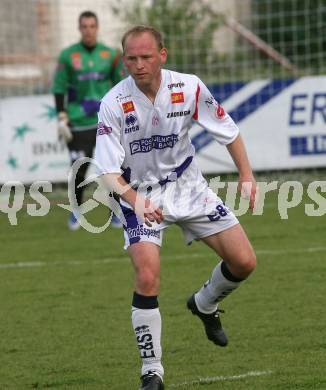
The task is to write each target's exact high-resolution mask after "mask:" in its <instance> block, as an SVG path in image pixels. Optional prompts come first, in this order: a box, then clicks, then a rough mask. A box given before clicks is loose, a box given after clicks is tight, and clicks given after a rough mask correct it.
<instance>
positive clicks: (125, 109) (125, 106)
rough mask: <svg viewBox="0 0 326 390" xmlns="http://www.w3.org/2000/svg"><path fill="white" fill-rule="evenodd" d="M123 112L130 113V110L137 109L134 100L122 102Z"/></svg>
mask: <svg viewBox="0 0 326 390" xmlns="http://www.w3.org/2000/svg"><path fill="white" fill-rule="evenodd" d="M122 108H123V112H124V113H125V114H128V112H132V111H135V107H134V103H133V101H132V100H130V101H129V102H126V103H122Z"/></svg>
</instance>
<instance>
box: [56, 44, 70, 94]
mask: <svg viewBox="0 0 326 390" xmlns="http://www.w3.org/2000/svg"><path fill="white" fill-rule="evenodd" d="M68 80H69V69H68V61H67V56H66V54H65V52H64V51H63V52H61V53H60V55H59V58H58V61H57V67H56V70H55V73H54V79H53V84H52V93H63V94H65V93H66V92H67V88H68Z"/></svg>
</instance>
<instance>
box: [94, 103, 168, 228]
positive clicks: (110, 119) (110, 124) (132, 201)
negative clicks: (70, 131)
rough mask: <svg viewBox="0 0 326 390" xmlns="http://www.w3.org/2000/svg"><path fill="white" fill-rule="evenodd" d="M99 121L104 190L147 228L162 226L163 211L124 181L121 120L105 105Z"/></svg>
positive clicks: (98, 151)
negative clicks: (118, 198) (136, 216)
mask: <svg viewBox="0 0 326 390" xmlns="http://www.w3.org/2000/svg"><path fill="white" fill-rule="evenodd" d="M98 117H99V122H98V128H97V138H96V148H95V160H96V162H97V165H98V170H99V173H100V175H101V181H102V183H103V184H104V186H105V188H107V189H108V190H109V191H110V192H115V193H116V194H118V195H119V196H120V197H121V198H122V199H123V200H124V201H126V202H127V203H128V204H129V205H130V206H131V207H132V208H133V210H134V211H135V213H136V214H137V215H138V216H139V217H140V218H141V219H142V220H144V221H145V223H146V224H147V225H148V226H151V222H154V221H155V222H157V223H160V222H162V220H163V214H162V210H161V209H160V208H158V207H156V206H155V205H154V204H153V203H152V202H151V201H150V200H149V199H147V198H143V197H142V196H141V195H140V194H139V193H138V192H137V191H135V190H134V189H133V188H132V187H131V186H130V185H129V184H128V183H127V182H126V180H125V179H124V178H123V177H122V170H121V166H122V163H123V160H124V158H125V151H124V149H123V147H122V145H121V143H120V134H121V124H120V123H119V118H118V116H117V115H115V113H114V112H113V110H112V109H110V108H109V107H108V105H107V104H106V103H105V102H103V101H102V103H101V107H100V111H99V114H98Z"/></svg>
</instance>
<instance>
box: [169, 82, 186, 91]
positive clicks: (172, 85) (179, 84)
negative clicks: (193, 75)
mask: <svg viewBox="0 0 326 390" xmlns="http://www.w3.org/2000/svg"><path fill="white" fill-rule="evenodd" d="M184 86H185V83H184V82H182V81H181V82H180V83H172V84H168V88H169V89H173V88H182V87H184Z"/></svg>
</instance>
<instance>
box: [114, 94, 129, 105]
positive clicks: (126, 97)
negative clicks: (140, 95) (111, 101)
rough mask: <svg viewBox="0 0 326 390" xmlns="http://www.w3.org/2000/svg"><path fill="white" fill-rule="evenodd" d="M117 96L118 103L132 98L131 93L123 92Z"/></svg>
mask: <svg viewBox="0 0 326 390" xmlns="http://www.w3.org/2000/svg"><path fill="white" fill-rule="evenodd" d="M115 98H116V101H117V102H118V103H121V102H123V101H124V100H127V99H130V98H131V95H127V96H123V95H122V93H119V94H118V95H117V96H116V97H115Z"/></svg>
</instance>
